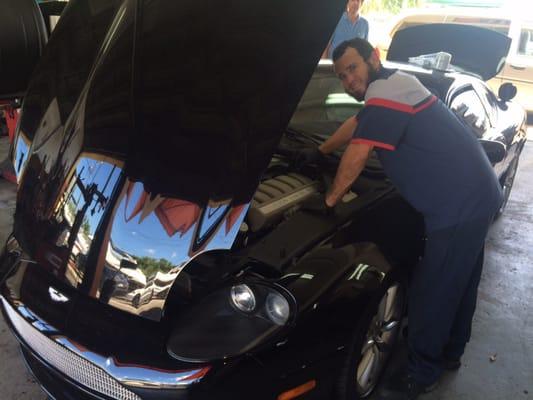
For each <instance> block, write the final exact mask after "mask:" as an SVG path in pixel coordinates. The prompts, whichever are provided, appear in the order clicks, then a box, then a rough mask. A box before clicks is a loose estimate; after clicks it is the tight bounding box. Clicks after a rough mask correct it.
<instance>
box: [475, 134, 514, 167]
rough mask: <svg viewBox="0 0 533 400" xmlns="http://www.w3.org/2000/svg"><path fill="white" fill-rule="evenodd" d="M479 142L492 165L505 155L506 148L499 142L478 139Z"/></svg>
mask: <svg viewBox="0 0 533 400" xmlns="http://www.w3.org/2000/svg"><path fill="white" fill-rule="evenodd" d="M479 142H480V143H481V146H482V147H483V150H485V153H486V154H487V157H488V158H489V161H490V163H491V164H493V165H494V164H497V163H499V162H500V161H502V160H503V159H504V158H505V156H506V155H507V149H506V148H505V145H504V144H503V143H501V142H495V141H491V140H480V141H479Z"/></svg>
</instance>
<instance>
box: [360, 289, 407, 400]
mask: <svg viewBox="0 0 533 400" xmlns="http://www.w3.org/2000/svg"><path fill="white" fill-rule="evenodd" d="M404 302H405V293H404V290H403V287H402V286H401V284H399V283H396V284H394V285H392V286H391V287H389V289H388V290H387V291H386V292H385V294H384V295H383V297H382V299H381V301H380V303H379V306H378V310H377V313H376V315H375V316H374V318H373V319H372V321H371V322H370V325H369V328H368V332H367V334H366V339H365V342H364V344H363V346H362V348H361V358H360V361H359V365H358V366H357V369H356V377H355V378H356V387H357V393H358V395H359V396H360V397H365V396H368V395H369V394H370V393H371V392H372V390H373V389H374V387H375V386H376V384H377V382H378V379H379V377H380V375H381V373H382V372H383V370H384V368H385V365H386V363H387V360H388V358H389V355H390V353H391V350H392V348H393V346H394V343H395V341H396V338H397V337H398V332H399V330H400V323H401V319H402V315H403V308H404Z"/></svg>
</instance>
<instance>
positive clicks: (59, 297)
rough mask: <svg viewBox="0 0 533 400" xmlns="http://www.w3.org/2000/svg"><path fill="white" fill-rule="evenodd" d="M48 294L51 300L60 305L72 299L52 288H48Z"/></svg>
mask: <svg viewBox="0 0 533 400" xmlns="http://www.w3.org/2000/svg"><path fill="white" fill-rule="evenodd" d="M48 294H49V295H50V298H51V299H52V300H53V301H55V302H58V303H66V302H67V301H69V300H70V299H69V298H68V297H67V296H65V295H64V294H63V293H61V292H59V291H58V290H56V289H54V288H53V287H52V286H50V287H49V288H48Z"/></svg>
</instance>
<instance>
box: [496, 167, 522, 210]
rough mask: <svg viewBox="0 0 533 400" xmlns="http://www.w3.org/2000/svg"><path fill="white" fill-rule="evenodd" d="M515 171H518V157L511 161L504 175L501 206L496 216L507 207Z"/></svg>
mask: <svg viewBox="0 0 533 400" xmlns="http://www.w3.org/2000/svg"><path fill="white" fill-rule="evenodd" d="M517 170H518V157H515V158H514V159H513V161H511V165H510V166H509V170H508V171H507V173H506V174H505V178H504V180H503V184H502V191H503V202H502V205H501V206H500V209H499V210H498V214H502V213H503V211H504V210H505V207H506V206H507V202H508V201H509V196H510V195H511V189H512V188H513V183H514V178H515V175H516V171H517Z"/></svg>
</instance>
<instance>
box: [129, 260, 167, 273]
mask: <svg viewBox="0 0 533 400" xmlns="http://www.w3.org/2000/svg"><path fill="white" fill-rule="evenodd" d="M134 258H135V260H136V261H137V267H138V268H139V269H141V270H142V271H143V273H144V274H145V275H146V276H154V275H155V274H156V273H157V272H158V271H161V272H165V273H166V272H169V271H170V270H171V269H172V268H173V264H172V263H171V262H170V261H168V260H166V259H164V258H160V259H159V260H156V259H155V258H150V257H137V256H134Z"/></svg>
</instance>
